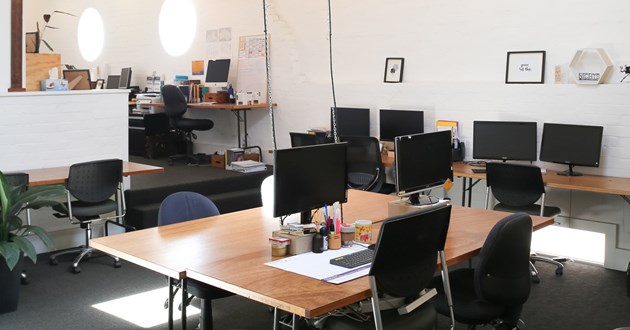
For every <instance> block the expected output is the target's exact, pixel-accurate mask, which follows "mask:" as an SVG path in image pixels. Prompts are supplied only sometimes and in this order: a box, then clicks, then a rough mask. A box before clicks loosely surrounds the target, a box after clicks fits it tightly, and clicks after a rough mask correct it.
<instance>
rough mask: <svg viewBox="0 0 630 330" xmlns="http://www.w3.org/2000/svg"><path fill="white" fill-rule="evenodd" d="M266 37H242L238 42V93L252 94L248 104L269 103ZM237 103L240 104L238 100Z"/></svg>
mask: <svg viewBox="0 0 630 330" xmlns="http://www.w3.org/2000/svg"><path fill="white" fill-rule="evenodd" d="M265 54H266V49H265V36H264V35H263V34H261V35H253V36H241V37H240V38H239V41H238V73H237V80H236V82H237V85H236V91H237V93H247V94H251V96H252V97H251V99H249V98H248V99H247V100H246V102H252V103H266V102H267V69H266V60H265ZM237 102H240V101H239V100H237Z"/></svg>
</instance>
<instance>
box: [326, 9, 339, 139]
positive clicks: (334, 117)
mask: <svg viewBox="0 0 630 330" xmlns="http://www.w3.org/2000/svg"><path fill="white" fill-rule="evenodd" d="M328 55H329V63H330V85H331V87H332V98H333V107H332V109H331V110H330V111H331V113H330V115H331V117H332V126H333V127H331V129H332V131H333V138H334V139H335V142H339V136H338V135H337V114H336V109H337V96H336V95H335V76H334V75H333V52H332V14H331V8H330V0H328Z"/></svg>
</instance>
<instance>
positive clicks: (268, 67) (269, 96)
mask: <svg viewBox="0 0 630 330" xmlns="http://www.w3.org/2000/svg"><path fill="white" fill-rule="evenodd" d="M263 26H264V34H265V69H266V74H267V100H268V103H269V120H270V121H271V141H272V143H273V150H276V149H277V146H276V124H275V119H274V112H273V98H272V94H271V65H270V64H269V63H270V61H269V32H268V31H267V1H265V0H263Z"/></svg>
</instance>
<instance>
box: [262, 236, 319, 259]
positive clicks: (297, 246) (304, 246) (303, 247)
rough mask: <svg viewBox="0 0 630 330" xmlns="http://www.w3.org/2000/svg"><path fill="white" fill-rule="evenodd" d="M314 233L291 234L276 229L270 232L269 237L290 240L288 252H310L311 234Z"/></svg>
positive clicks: (291, 253) (293, 253)
mask: <svg viewBox="0 0 630 330" xmlns="http://www.w3.org/2000/svg"><path fill="white" fill-rule="evenodd" d="M314 235H315V234H299V235H292V234H291V233H289V232H286V231H282V230H276V231H274V232H272V233H271V237H283V238H288V239H290V240H291V244H289V254H290V255H293V256H294V255H296V254H301V253H306V252H311V251H312V250H313V236H314Z"/></svg>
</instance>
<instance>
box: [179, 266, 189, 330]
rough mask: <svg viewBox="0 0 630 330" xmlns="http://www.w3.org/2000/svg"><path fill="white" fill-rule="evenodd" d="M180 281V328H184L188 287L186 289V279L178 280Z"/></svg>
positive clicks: (183, 329)
mask: <svg viewBox="0 0 630 330" xmlns="http://www.w3.org/2000/svg"><path fill="white" fill-rule="evenodd" d="M180 281H181V283H182V330H186V307H188V306H186V303H187V302H188V289H186V282H187V281H186V279H185V278H183V279H181V280H180Z"/></svg>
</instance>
